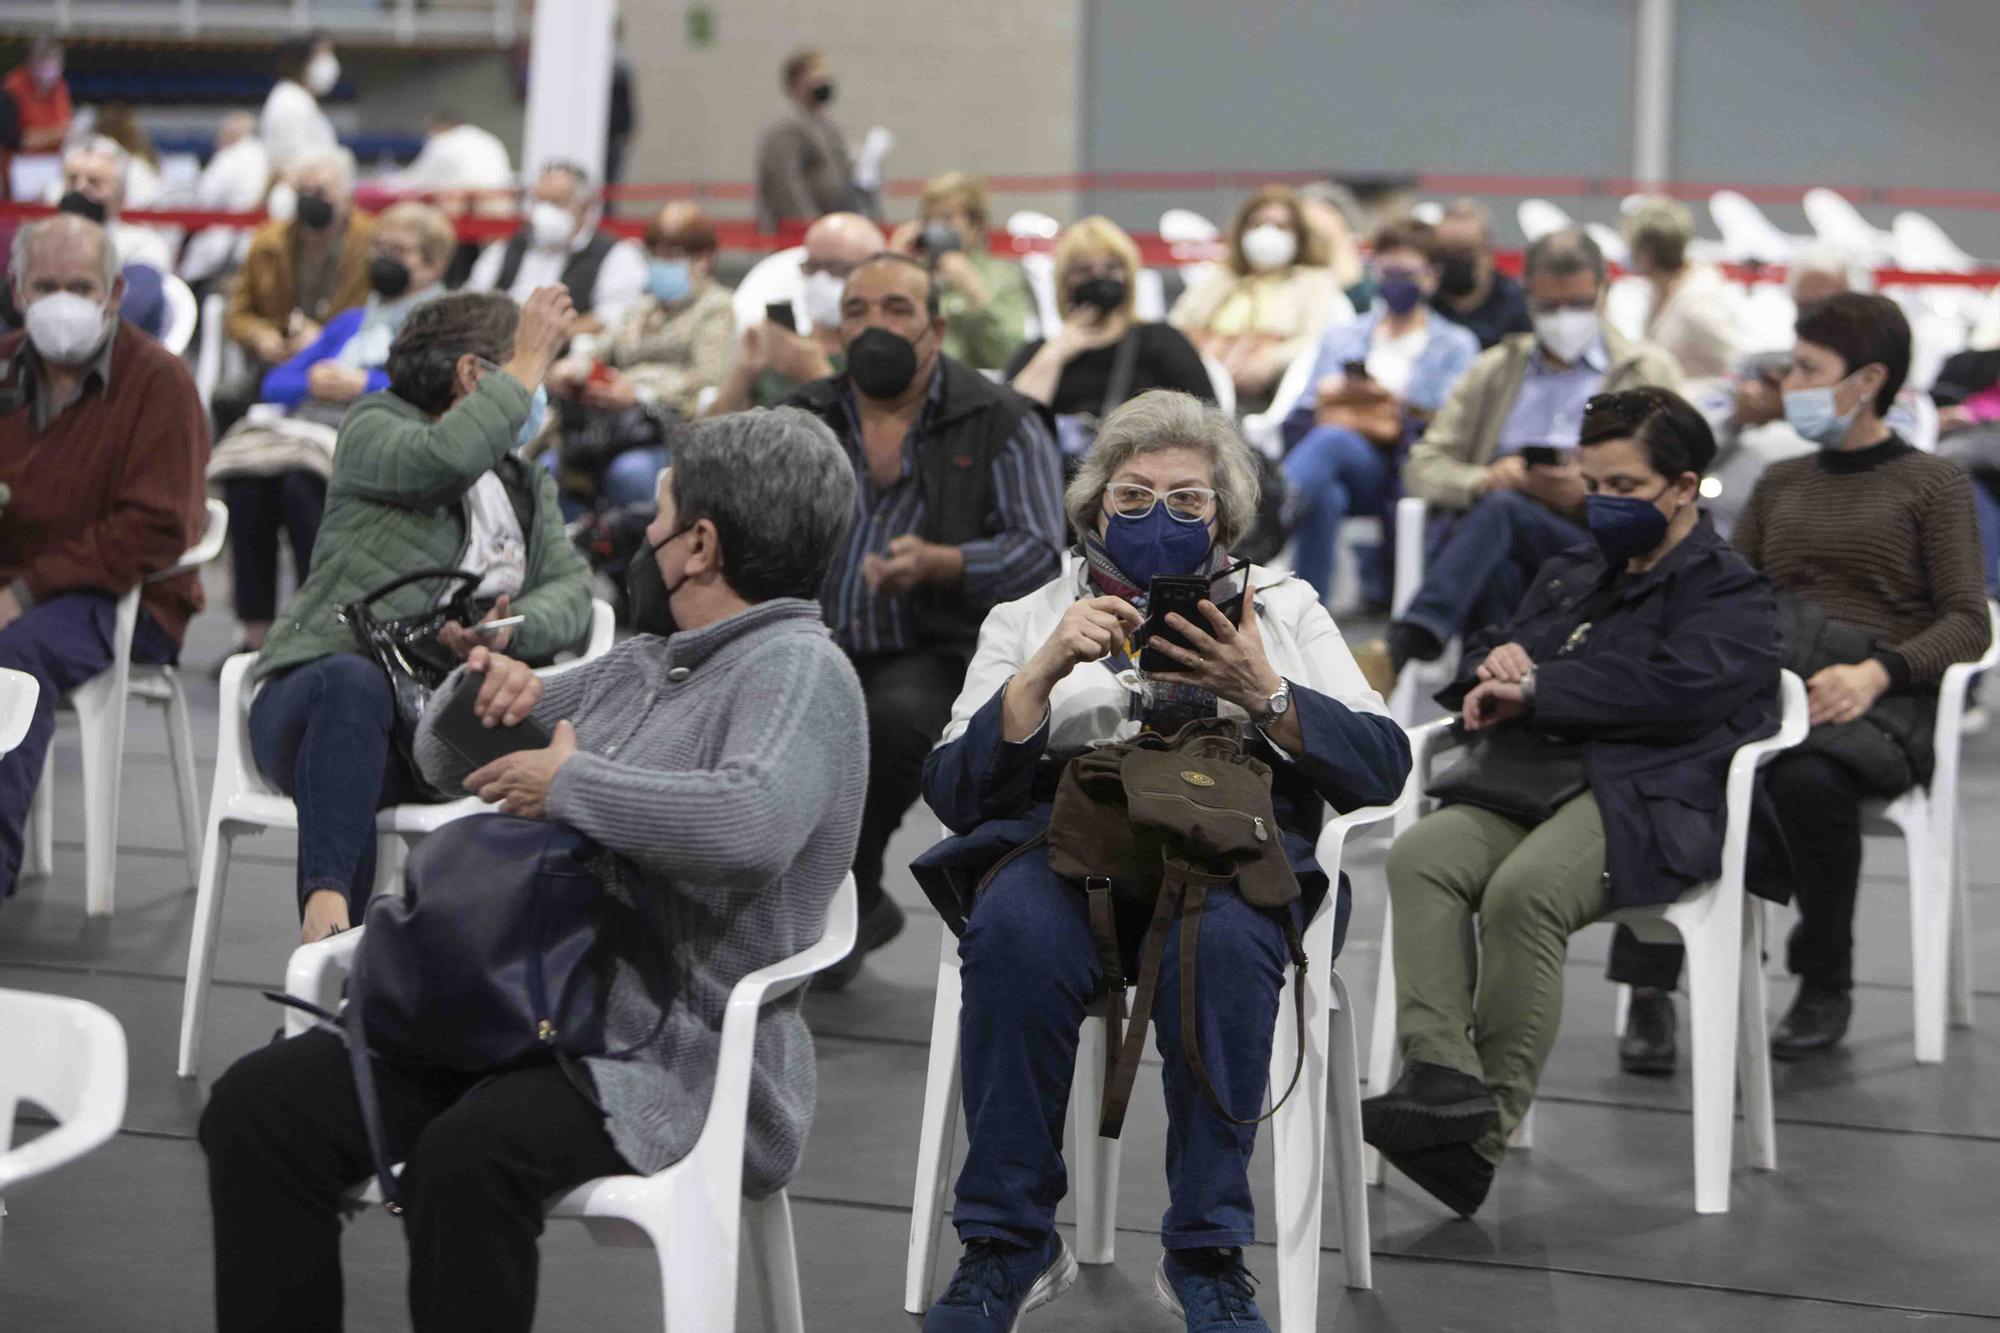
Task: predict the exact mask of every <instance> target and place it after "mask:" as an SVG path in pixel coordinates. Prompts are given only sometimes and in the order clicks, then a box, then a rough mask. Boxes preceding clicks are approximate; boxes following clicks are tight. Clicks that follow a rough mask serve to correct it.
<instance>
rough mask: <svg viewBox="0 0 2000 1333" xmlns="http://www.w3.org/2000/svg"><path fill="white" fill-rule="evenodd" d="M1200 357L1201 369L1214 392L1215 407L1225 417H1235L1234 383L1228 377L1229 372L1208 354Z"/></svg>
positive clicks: (1202, 354)
mask: <svg viewBox="0 0 2000 1333" xmlns="http://www.w3.org/2000/svg"><path fill="white" fill-rule="evenodd" d="M1200 355H1201V368H1202V369H1203V370H1206V371H1207V372H1208V382H1209V384H1210V386H1211V387H1212V388H1213V389H1214V391H1215V405H1216V406H1217V407H1219V408H1221V409H1222V411H1223V414H1224V415H1226V416H1232V417H1233V416H1235V415H1236V381H1235V380H1233V379H1231V378H1230V377H1229V370H1228V368H1227V367H1225V366H1224V365H1223V364H1222V363H1221V362H1220V361H1217V360H1216V359H1215V358H1214V357H1212V356H1210V355H1209V354H1208V353H1206V352H1203V353H1201V354H1200Z"/></svg>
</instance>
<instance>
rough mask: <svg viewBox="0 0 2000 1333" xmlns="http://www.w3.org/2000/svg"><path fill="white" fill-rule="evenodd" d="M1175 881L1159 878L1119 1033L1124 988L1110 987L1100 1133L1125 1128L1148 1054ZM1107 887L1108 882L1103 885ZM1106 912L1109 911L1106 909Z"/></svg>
mask: <svg viewBox="0 0 2000 1333" xmlns="http://www.w3.org/2000/svg"><path fill="white" fill-rule="evenodd" d="M1179 887H1180V886H1179V885H1177V884H1167V883H1163V884H1161V885H1160V896H1159V897H1158V898H1157V899H1155V900H1154V903H1153V920H1152V923H1151V924H1150V925H1148V926H1147V927H1146V942H1145V944H1143V945H1142V946H1141V947H1140V950H1139V989H1138V993H1137V994H1135V995H1134V996H1133V997H1132V1026H1131V1027H1129V1028H1126V1029H1125V1031H1124V1034H1123V1035H1122V1037H1121V1035H1120V1033H1119V1030H1118V1029H1119V1025H1120V1015H1119V1012H1118V1010H1119V1008H1120V1007H1121V1005H1122V1002H1123V999H1124V988H1123V987H1122V986H1121V987H1119V988H1118V989H1115V990H1111V991H1109V992H1108V993H1109V995H1110V996H1112V997H1115V998H1112V1000H1111V1013H1110V1016H1109V1031H1108V1033H1107V1034H1106V1040H1105V1043H1104V1104H1103V1106H1101V1107H1100V1108H1099V1113H1098V1124H1097V1133H1098V1135H1099V1136H1100V1137H1102V1138H1107V1139H1115V1138H1117V1137H1118V1136H1119V1134H1120V1133H1122V1132H1123V1131H1124V1129H1125V1111H1126V1108H1127V1107H1129V1106H1130V1105H1131V1103H1132V1085H1133V1083H1134V1082H1136V1081H1137V1080H1138V1077H1139V1061H1140V1060H1141V1058H1143V1057H1144V1055H1145V1054H1146V1025H1147V1024H1148V1023H1149V1022H1151V1021H1152V1016H1153V996H1154V993H1155V992H1156V991H1157V990H1158V989H1159V984H1160V959H1161V957H1162V956H1163V955H1164V954H1165V953H1166V944H1167V929H1168V927H1170V926H1171V925H1172V924H1173V921H1174V905H1175V903H1176V902H1177V901H1178V900H1179V897H1180V895H1179V892H1178V889H1179ZM1107 892H1108V885H1107ZM1105 915H1106V916H1107V918H1108V916H1109V913H1108V912H1107V913H1106V914H1105ZM1091 928H1092V931H1093V933H1095V932H1096V929H1097V913H1095V912H1093V913H1092V914H1091ZM1105 947H1106V946H1105V941H1104V939H1103V937H1101V936H1100V937H1099V938H1098V941H1097V951H1098V954H1099V955H1100V956H1102V955H1103V953H1104V952H1105ZM1110 950H1111V953H1112V954H1113V955H1114V956H1115V955H1116V954H1117V951H1118V948H1117V942H1116V937H1115V935H1114V937H1113V939H1112V943H1111V945H1110ZM1106 980H1107V982H1109V981H1112V980H1122V977H1121V976H1120V975H1119V974H1118V973H1115V972H1114V973H1111V974H1109V975H1108V976H1107V978H1106Z"/></svg>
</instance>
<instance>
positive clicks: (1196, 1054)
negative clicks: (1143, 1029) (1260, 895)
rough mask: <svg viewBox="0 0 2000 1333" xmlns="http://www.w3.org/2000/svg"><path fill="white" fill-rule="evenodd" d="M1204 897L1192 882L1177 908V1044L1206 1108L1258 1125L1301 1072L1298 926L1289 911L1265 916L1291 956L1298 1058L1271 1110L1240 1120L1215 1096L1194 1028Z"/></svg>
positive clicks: (1302, 994) (1302, 979) (1302, 985)
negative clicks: (1280, 928)
mask: <svg viewBox="0 0 2000 1333" xmlns="http://www.w3.org/2000/svg"><path fill="white" fill-rule="evenodd" d="M1207 898H1208V886H1207V885H1206V884H1201V883H1196V884H1195V885H1193V886H1192V887H1190V888H1189V890H1188V893H1187V903H1186V906H1184V907H1183V908H1182V909H1181V1043H1182V1045H1184V1046H1185V1047H1186V1048H1187V1059H1188V1066H1189V1067H1190V1068H1191V1069H1193V1071H1194V1081H1195V1083H1196V1085H1197V1086H1198V1087H1200V1088H1201V1093H1202V1096H1204V1097H1206V1098H1207V1099H1208V1105H1209V1109H1211V1110H1213V1111H1214V1112H1215V1113H1216V1114H1217V1115H1219V1116H1221V1117H1222V1118H1223V1119H1224V1120H1227V1121H1228V1122H1229V1123H1230V1124H1232V1125H1261V1124H1263V1123H1264V1122H1265V1121H1266V1120H1269V1119H1270V1118H1271V1117H1272V1116H1274V1115H1276V1114H1277V1113H1278V1108H1279V1107H1281V1106H1283V1105H1284V1104H1285V1103H1286V1102H1287V1101H1289V1100H1290V1099H1291V1095H1292V1094H1293V1093H1294V1092H1296V1091H1298V1087H1299V1076H1300V1074H1302V1073H1303V1072H1304V1071H1305V1067H1306V947H1305V943H1304V941H1302V940H1300V939H1299V930H1298V927H1297V926H1295V925H1293V924H1292V918H1291V913H1290V912H1288V911H1286V910H1285V909H1283V908H1279V909H1277V910H1276V911H1272V912H1269V913H1268V915H1271V916H1276V917H1278V918H1279V919H1280V921H1281V922H1282V923H1283V925H1284V928H1285V947H1286V948H1287V949H1288V950H1290V952H1291V955H1292V968H1293V973H1292V1002H1293V1003H1292V1013H1293V1018H1294V1021H1295V1022H1296V1023H1297V1027H1298V1035H1297V1038H1296V1041H1295V1043H1294V1045H1295V1049H1296V1050H1297V1052H1298V1056H1297V1059H1296V1060H1295V1061H1294V1062H1293V1064H1292V1079H1291V1082H1290V1083H1288V1084H1287V1085H1286V1087H1285V1093H1284V1096H1282V1097H1280V1098H1278V1099H1277V1100H1276V1101H1274V1102H1272V1103H1271V1109H1270V1110H1268V1111H1266V1112H1264V1114H1262V1115H1260V1116H1258V1117H1256V1118H1255V1119H1252V1120H1244V1119H1241V1118H1239V1117H1237V1116H1235V1115H1233V1114H1231V1113H1230V1111H1229V1108H1228V1107H1226V1106H1224V1105H1223V1104H1222V1099H1221V1098H1220V1097H1218V1096H1216V1094H1215V1085H1214V1084H1213V1083H1211V1082H1210V1081H1209V1078H1208V1066H1207V1064H1205V1063H1204V1062H1203V1060H1202V1058H1201V1029H1200V1028H1198V1027H1197V1026H1195V1025H1196V1023H1197V1022H1198V1021H1199V1019H1200V1012H1199V1006H1198V1005H1197V1004H1196V1002H1195V949H1196V946H1197V945H1198V944H1199V943H1200V942H1201V913H1202V908H1203V907H1204V906H1205V905H1206V902H1207Z"/></svg>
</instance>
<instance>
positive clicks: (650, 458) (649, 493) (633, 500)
mask: <svg viewBox="0 0 2000 1333" xmlns="http://www.w3.org/2000/svg"><path fill="white" fill-rule="evenodd" d="M666 465H667V447H666V446H665V445H664V444H660V445H653V446H650V447H648V448H642V449H627V450H626V451H625V452H624V453H622V454H620V455H618V457H616V458H614V459H612V460H611V462H610V464H609V465H608V466H607V467H606V468H605V469H604V476H603V478H602V479H601V480H600V481H599V482H598V483H597V493H598V495H600V496H602V497H603V499H604V501H605V503H606V504H610V505H614V506H617V507H618V508H621V509H622V508H625V507H627V506H630V505H640V506H643V507H644V508H647V509H651V508H652V507H653V506H654V505H655V504H656V503H657V502H658V500H659V487H660V469H662V468H664V467H665V466H666Z"/></svg>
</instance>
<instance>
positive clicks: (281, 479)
mask: <svg viewBox="0 0 2000 1333" xmlns="http://www.w3.org/2000/svg"><path fill="white" fill-rule="evenodd" d="M222 498H223V501H224V502H225V503H226V504H228V506H229V554H230V558H231V561H232V563H233V564H234V566H235V572H236V618H237V619H238V620H242V621H246V622H250V621H271V620H276V619H277V618H278V530H279V529H280V528H283V529H284V531H285V534H286V536H288V537H289V538H290V539H291V543H292V567H293V568H294V569H295V570H296V571H297V572H298V580H299V582H300V583H301V584H304V583H305V581H306V575H307V573H309V572H310V571H311V569H312V552H313V543H314V542H315V541H317V540H318V539H319V520H320V515H321V514H323V513H324V512H325V511H326V478H325V477H322V476H320V475H319V474H318V473H316V472H308V471H306V470H305V469H303V468H294V469H292V470H291V471H289V472H281V473H279V474H278V475H277V476H275V477H230V478H228V479H227V480H226V481H224V482H223V483H222Z"/></svg>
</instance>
